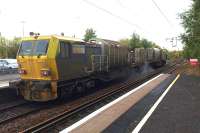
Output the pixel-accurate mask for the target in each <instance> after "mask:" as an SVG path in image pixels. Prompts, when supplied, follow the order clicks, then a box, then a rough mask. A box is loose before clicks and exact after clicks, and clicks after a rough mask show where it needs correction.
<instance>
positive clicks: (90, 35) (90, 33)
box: [84, 28, 97, 41]
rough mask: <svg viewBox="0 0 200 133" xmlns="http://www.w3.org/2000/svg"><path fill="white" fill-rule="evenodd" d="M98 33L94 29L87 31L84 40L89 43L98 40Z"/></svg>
mask: <svg viewBox="0 0 200 133" xmlns="http://www.w3.org/2000/svg"><path fill="white" fill-rule="evenodd" d="M96 37H97V35H96V31H95V30H93V29H92V28H89V29H86V31H85V35H84V40H85V41H89V40H90V39H91V38H96Z"/></svg>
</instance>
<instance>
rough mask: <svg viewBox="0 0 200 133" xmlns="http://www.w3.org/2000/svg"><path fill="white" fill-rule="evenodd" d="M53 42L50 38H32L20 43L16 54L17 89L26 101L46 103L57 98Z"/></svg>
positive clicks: (52, 38) (55, 47) (54, 45)
mask: <svg viewBox="0 0 200 133" xmlns="http://www.w3.org/2000/svg"><path fill="white" fill-rule="evenodd" d="M55 41H56V40H55V38H54V37H51V36H41V37H40V36H32V37H27V38H24V39H22V41H21V45H20V48H19V50H18V54H17V61H18V64H19V74H20V78H21V81H20V82H19V83H18V84H17V88H20V89H19V93H20V94H21V95H23V96H24V98H25V99H27V100H33V99H34V101H37V100H38V101H48V100H52V99H55V98H57V88H56V82H55V81H56V80H57V79H58V75H57V70H56V63H55V60H54V59H55V55H56V50H55V49H57V45H56V44H55V43H54V42H55Z"/></svg>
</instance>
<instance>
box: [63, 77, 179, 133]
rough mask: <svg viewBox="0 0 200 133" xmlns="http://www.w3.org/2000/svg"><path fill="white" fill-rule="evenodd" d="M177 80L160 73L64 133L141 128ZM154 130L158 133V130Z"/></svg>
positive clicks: (111, 131) (107, 132)
mask: <svg viewBox="0 0 200 133" xmlns="http://www.w3.org/2000/svg"><path fill="white" fill-rule="evenodd" d="M175 78H177V77H176V75H169V74H160V75H158V76H156V77H155V78H153V79H151V80H149V81H147V82H145V83H144V84H142V85H140V86H139V87H137V88H134V89H133V90H131V91H130V92H128V93H126V94H124V95H123V96H121V97H119V98H118V99H116V100H114V101H112V102H111V103H109V104H107V105H105V106H103V107H102V108H100V109H98V110H97V111H95V112H93V113H92V114H90V115H88V116H86V117H85V118H83V119H81V120H80V121H78V122H76V123H75V124H73V125H71V126H70V127H68V128H66V129H64V130H63V131H61V132H62V133H68V132H70V133H83V132H84V133H99V132H104V133H113V132H114V133H122V132H123V133H124V132H134V129H135V128H136V127H137V126H138V124H139V123H140V121H141V120H142V119H143V117H144V116H145V115H146V114H147V113H148V111H149V110H150V109H151V108H152V106H153V105H154V103H155V102H156V101H157V99H159V97H160V96H161V95H162V94H163V92H165V91H166V90H167V89H169V86H170V85H171V84H172V82H174V79H175ZM140 129H141V128H140ZM139 131H140V130H139ZM143 131H144V130H143ZM155 131H156V132H157V130H155ZM155 131H152V132H155ZM144 132H145V131H144ZM147 132H148V130H147ZM148 133H149V132H148Z"/></svg>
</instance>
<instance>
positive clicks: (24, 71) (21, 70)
mask: <svg viewBox="0 0 200 133" xmlns="http://www.w3.org/2000/svg"><path fill="white" fill-rule="evenodd" d="M18 73H19V74H26V73H27V72H26V70H24V69H20V70H19V71H18Z"/></svg>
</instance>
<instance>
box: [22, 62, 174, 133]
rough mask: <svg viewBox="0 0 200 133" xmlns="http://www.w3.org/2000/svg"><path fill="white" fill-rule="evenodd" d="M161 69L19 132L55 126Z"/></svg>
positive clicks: (23, 132)
mask: <svg viewBox="0 0 200 133" xmlns="http://www.w3.org/2000/svg"><path fill="white" fill-rule="evenodd" d="M169 69H170V71H169ZM175 69H176V64H174V65H171V66H170V67H169V68H166V70H165V71H168V72H169V73H172V72H173V71H175ZM163 71H164V70H162V69H159V70H158V71H156V72H151V73H149V74H146V75H144V76H143V77H141V78H138V79H137V80H134V81H132V80H129V81H128V82H126V83H124V84H121V85H118V86H114V87H112V88H111V89H108V90H107V91H106V92H105V93H102V94H101V95H98V96H96V97H94V98H91V99H88V100H86V101H81V102H80V103H78V104H77V103H76V104H74V105H73V106H70V107H69V108H68V109H67V110H66V111H64V112H62V113H60V114H58V115H56V116H54V117H52V118H50V119H47V120H45V121H43V122H41V123H38V124H36V125H33V126H32V127H30V128H27V129H25V130H23V131H21V133H29V132H33V133H36V132H42V131H45V130H48V129H52V128H53V127H56V126H57V125H59V123H62V122H63V121H64V120H65V119H67V118H69V117H70V116H72V115H75V114H78V113H79V112H81V111H82V110H85V109H87V108H89V107H91V106H95V105H96V104H98V103H100V102H101V101H103V100H105V99H106V98H109V97H111V96H113V95H115V94H117V93H120V92H122V91H128V89H130V88H131V87H133V86H135V85H136V84H140V83H143V82H144V81H146V80H147V79H149V78H151V77H152V76H155V75H157V74H159V73H160V72H163Z"/></svg>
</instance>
